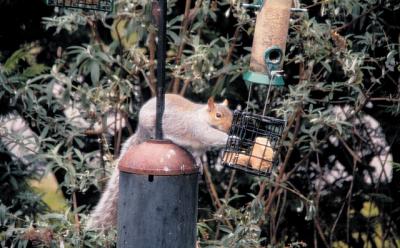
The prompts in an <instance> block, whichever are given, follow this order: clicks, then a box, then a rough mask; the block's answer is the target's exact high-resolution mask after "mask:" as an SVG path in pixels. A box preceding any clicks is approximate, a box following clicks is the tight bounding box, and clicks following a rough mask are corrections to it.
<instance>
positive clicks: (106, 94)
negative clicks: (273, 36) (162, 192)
mask: <svg viewBox="0 0 400 248" xmlns="http://www.w3.org/2000/svg"><path fill="white" fill-rule="evenodd" d="M244 2H246V1H241V0H196V1H190V0H186V1H185V2H183V1H174V0H171V1H168V8H169V10H168V41H169V45H168V52H167V55H168V66H167V73H168V79H167V83H168V91H169V92H174V93H178V94H181V95H184V96H186V97H188V98H191V99H193V100H195V101H199V102H205V100H206V99H207V98H208V97H209V96H210V95H215V96H216V97H217V98H219V99H222V98H227V99H229V100H230V103H231V108H232V109H235V108H237V107H238V106H239V105H240V106H242V108H243V107H244V106H245V104H246V100H247V94H248V92H247V89H246V87H245V85H244V82H243V80H242V79H241V74H242V73H243V72H244V71H245V70H246V69H247V68H248V64H249V53H250V47H251V43H252V34H253V31H254V21H255V14H254V12H253V11H251V10H246V9H244V8H242V7H241V4H242V3H244ZM300 4H301V7H303V8H306V9H307V10H308V12H307V13H302V14H293V15H292V19H291V25H290V31H289V37H288V45H287V50H286V53H287V56H286V60H285V63H284V70H285V81H286V83H287V86H286V87H285V88H284V89H274V92H273V98H272V102H271V109H270V112H269V114H270V115H275V116H278V117H281V118H285V119H287V122H288V125H287V128H286V131H285V132H284V144H283V145H284V146H283V148H282V150H281V154H280V155H281V163H280V167H279V168H278V170H277V171H276V173H275V174H274V176H273V177H272V178H271V179H265V178H262V177H255V176H251V175H247V174H244V173H242V172H239V171H232V170H229V169H227V168H223V167H221V165H220V158H219V152H218V151H210V152H208V153H207V154H206V155H205V156H204V157H203V160H204V163H205V171H204V175H203V176H202V180H201V182H200V199H199V219H198V222H199V223H198V239H199V241H200V244H199V245H200V246H201V247H285V246H286V247H399V246H400V238H399V230H398V228H399V226H398V224H397V223H400V201H399V199H400V198H399V197H400V196H399V190H400V185H399V176H400V175H399V163H400V153H399V151H400V136H399V135H400V133H399V132H400V129H399V128H398V123H399V121H400V115H399V113H400V97H399V96H400V87H399V85H400V77H399V71H400V66H399V60H400V55H399V52H400V48H399V41H400V23H399V16H400V3H399V2H398V1H395V0H393V1H390V0H386V1H385V0H342V1H338V0H324V1H319V0H314V1H312V0H304V1H301V2H300ZM155 48H156V28H155V26H154V24H153V22H152V17H151V2H150V1H144V0H118V1H116V5H115V8H114V11H113V12H112V13H109V14H105V13H100V12H92V11H80V10H67V9H58V8H56V9H53V8H50V7H47V6H46V5H45V4H44V3H43V2H42V1H39V0H36V1H23V0H18V1H4V0H3V1H0V102H1V103H0V110H1V111H0V114H1V117H0V120H1V121H0V134H1V140H0V192H1V194H0V247H10V246H11V247H27V246H28V247H40V246H42V247H49V246H50V247H86V246H88V247H97V246H99V247H113V246H115V244H114V240H115V232H110V233H107V234H98V233H93V232H90V231H85V230H84V225H85V222H86V220H87V216H88V213H89V211H90V209H91V208H92V207H93V206H94V205H95V204H96V202H97V200H98V199H99V196H100V192H101V190H102V189H103V188H104V184H105V182H106V180H107V179H108V176H109V174H110V172H111V171H112V168H113V166H115V158H116V157H117V156H118V153H119V150H120V147H121V143H122V142H123V140H125V139H126V137H128V136H129V135H130V134H132V133H133V132H134V129H135V126H136V123H137V112H138V110H139V108H140V106H141V104H142V103H143V102H145V101H146V100H147V99H149V98H150V97H151V96H152V95H154V86H155V83H156V79H155V63H156V61H155ZM265 96H266V91H265V89H263V88H262V87H261V88H258V89H257V94H255V95H254V96H253V97H252V99H251V101H250V102H249V104H250V106H251V107H252V108H253V109H254V110H255V111H259V110H260V106H261V107H262V106H263V104H264V100H265ZM10 123H11V124H10ZM49 173H50V174H49ZM51 173H54V174H55V175H56V178H57V181H58V182H59V185H60V189H61V191H62V195H57V194H56V195H55V196H53V197H55V199H57V200H55V201H54V198H53V201H51V200H46V199H45V198H44V196H45V191H43V189H40V187H39V186H38V185H37V178H40V177H42V176H43V175H50V176H47V177H46V178H48V180H49V181H50V182H51V181H52V179H51ZM53 181H54V180H53ZM35 182H36V183H35ZM53 184H54V183H53ZM48 187H49V186H48V185H47V186H45V189H46V188H47V189H48ZM53 193H54V192H53ZM42 196H43V197H42ZM64 198H65V200H64ZM63 201H65V202H63ZM60 202H61V203H60ZM54 203H58V206H57V205H54ZM60 204H61V206H60Z"/></svg>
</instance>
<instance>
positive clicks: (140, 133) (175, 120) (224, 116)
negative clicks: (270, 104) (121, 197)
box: [86, 94, 232, 230]
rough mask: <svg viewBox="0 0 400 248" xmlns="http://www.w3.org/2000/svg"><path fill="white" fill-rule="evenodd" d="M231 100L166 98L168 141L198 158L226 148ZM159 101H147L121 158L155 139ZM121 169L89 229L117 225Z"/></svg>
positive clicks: (115, 175) (165, 115) (164, 120)
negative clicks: (209, 151) (132, 149)
mask: <svg viewBox="0 0 400 248" xmlns="http://www.w3.org/2000/svg"><path fill="white" fill-rule="evenodd" d="M227 105H228V101H227V100H225V101H224V102H223V103H220V104H216V103H215V102H214V99H213V98H209V99H208V102H207V104H197V103H193V102H191V101H189V100H187V99H185V98H184V97H182V96H180V95H175V94H166V95H165V111H164V114H163V117H162V128H163V135H164V139H168V140H171V141H172V142H174V143H175V144H177V145H179V146H181V147H183V148H185V149H186V150H188V151H189V152H190V153H191V154H192V155H193V156H194V157H198V156H200V155H201V154H202V153H204V152H205V151H206V150H207V149H209V148H211V147H222V146H224V145H225V144H226V141H227V140H228V134H227V133H228V131H229V129H230V127H231V124H232V111H231V110H230V109H229V108H228V107H227ZM155 110H156V99H155V98H152V99H150V100H149V101H148V102H146V103H145V104H144V105H143V106H142V108H141V109H140V111H139V122H138V126H137V128H136V132H135V133H134V134H133V135H132V136H130V137H129V138H128V139H127V140H126V141H125V142H124V144H123V145H122V148H121V154H120V156H119V159H120V158H122V157H123V156H124V154H125V152H126V151H127V150H128V148H129V147H130V146H133V145H137V144H140V143H142V142H144V141H146V140H148V139H152V138H154V134H155V123H156V112H155ZM118 186H119V170H118V168H117V167H116V168H115V169H114V172H113V174H112V176H111V178H110V180H109V182H108V184H107V187H106V189H105V191H104V193H103V194H102V197H101V198H100V201H99V203H98V204H97V206H96V207H95V209H94V210H93V212H92V213H91V215H90V217H89V220H88V222H87V225H86V228H87V229H88V230H107V229H110V228H112V227H115V226H116V222H117V204H118Z"/></svg>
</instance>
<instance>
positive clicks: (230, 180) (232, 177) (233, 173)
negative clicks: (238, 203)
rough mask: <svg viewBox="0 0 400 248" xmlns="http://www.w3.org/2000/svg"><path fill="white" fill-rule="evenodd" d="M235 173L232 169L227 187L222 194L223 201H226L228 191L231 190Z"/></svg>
mask: <svg viewBox="0 0 400 248" xmlns="http://www.w3.org/2000/svg"><path fill="white" fill-rule="evenodd" d="M235 175H236V170H232V172H231V177H230V179H229V183H228V188H227V189H226V192H225V196H224V199H225V202H228V199H229V195H230V191H231V188H232V185H233V181H234V180H235Z"/></svg>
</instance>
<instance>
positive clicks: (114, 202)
mask: <svg viewBox="0 0 400 248" xmlns="http://www.w3.org/2000/svg"><path fill="white" fill-rule="evenodd" d="M140 134H141V132H138V131H137V132H136V133H135V134H134V135H132V136H131V137H130V138H129V139H128V140H127V141H125V143H124V144H123V145H122V148H121V155H120V157H122V156H123V155H124V153H125V152H126V151H127V150H128V148H129V147H130V146H132V145H136V144H139V143H140V142H142V140H143V139H144V138H145V137H142V136H143V135H140ZM118 162H119V161H118ZM118 193H119V170H118V166H117V167H115V169H114V171H113V173H112V175H111V178H110V180H109V181H108V183H107V187H106V189H105V191H104V193H103V194H102V196H101V198H100V201H99V203H98V204H97V205H96V207H95V209H94V210H93V212H92V213H91V214H90V217H89V220H88V222H87V224H86V229H88V230H107V229H110V228H113V227H115V226H116V224H117V208H118Z"/></svg>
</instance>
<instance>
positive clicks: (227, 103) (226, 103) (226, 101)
mask: <svg viewBox="0 0 400 248" xmlns="http://www.w3.org/2000/svg"><path fill="white" fill-rule="evenodd" d="M228 105H229V102H228V99H225V100H224V101H223V102H222V106H225V107H228Z"/></svg>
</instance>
